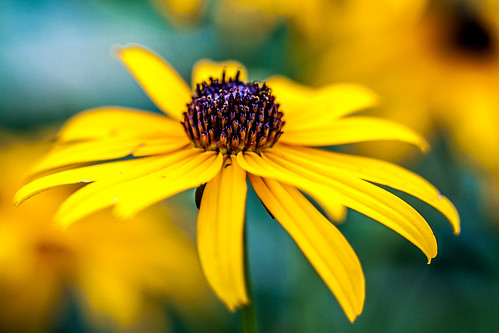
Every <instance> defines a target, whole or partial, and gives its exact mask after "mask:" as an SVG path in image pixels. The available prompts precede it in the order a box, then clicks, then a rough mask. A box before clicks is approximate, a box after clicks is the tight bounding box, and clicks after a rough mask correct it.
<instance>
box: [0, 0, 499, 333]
mask: <svg viewBox="0 0 499 333" xmlns="http://www.w3.org/2000/svg"><path fill="white" fill-rule="evenodd" d="M127 44H142V45H145V46H147V47H148V48H150V49H152V50H154V51H155V52H157V53H158V54H160V55H161V56H162V57H163V58H165V59H166V60H167V61H169V62H170V63H171V64H172V65H173V67H175V68H176V69H177V71H178V72H179V73H180V74H181V75H182V76H183V77H184V79H185V80H186V81H187V82H189V80H190V74H191V68H192V65H193V64H194V63H195V62H196V61H197V60H199V59H201V58H210V59H213V60H226V59H236V60H238V61H240V62H242V63H243V64H245V65H246V66H247V68H248V71H249V75H250V80H262V79H264V78H266V77H268V76H270V75H273V74H282V75H286V76H288V77H290V78H292V79H294V80H297V81H299V82H301V83H303V84H307V85H311V86H316V87H318V86H321V85H324V84H327V83H332V82H356V83H362V84H365V85H367V86H369V87H370V88H371V89H373V90H375V91H376V92H377V93H378V94H379V95H380V97H381V103H380V106H379V107H377V108H375V109H372V110H368V111H367V113H370V114H374V115H377V116H381V117H386V118H390V119H393V120H396V121H398V122H402V123H404V124H406V125H408V126H410V127H412V128H414V129H416V130H418V131H420V132H421V133H423V134H424V135H425V137H426V138H427V139H428V140H429V141H430V143H431V145H432V150H431V151H430V153H429V154H427V155H422V154H420V153H419V152H417V151H415V150H413V149H412V148H410V147H407V146H404V145H402V144H394V143H375V144H369V145H367V144H363V145H352V146H349V147H346V148H345V150H346V151H347V152H351V153H358V154H363V155H369V156H375V157H378V158H383V159H386V160H391V161H394V162H396V163H399V164H402V165H403V166H405V167H407V168H409V169H411V170H413V171H415V172H417V173H418V174H420V175H422V176H424V177H425V178H426V179H428V180H429V181H430V182H432V183H433V184H434V185H435V186H436V187H437V188H438V189H440V191H441V192H442V193H443V194H444V195H446V196H447V197H449V198H450V199H451V201H452V202H453V203H454V204H455V205H456V207H457V209H458V211H459V213H460V215H461V220H462V232H461V234H460V235H459V236H457V237H455V236H454V235H453V233H452V230H451V227H450V225H449V224H448V223H447V221H446V220H445V219H444V218H443V217H442V216H441V215H439V214H438V213H437V212H436V211H434V210H433V209H431V208H429V207H427V206H425V205H424V204H422V203H421V202H419V201H417V200H415V199H412V198H409V197H404V199H406V200H407V201H408V202H410V203H411V204H412V205H413V206H415V207H416V208H417V209H418V211H420V212H421V213H422V215H423V216H424V217H425V218H426V219H427V220H428V221H429V223H430V225H431V226H432V228H433V230H434V233H435V235H436V238H437V241H438V245H439V254H438V256H437V257H436V258H435V259H434V260H433V261H432V263H431V265H426V259H425V257H424V255H423V254H421V253H420V252H419V251H418V250H417V249H416V248H415V247H414V246H412V245H411V244H410V243H409V242H407V241H406V240H405V239H403V238H402V237H400V236H398V235H396V234H395V233H394V232H392V231H390V230H388V229H386V228H384V227H383V226H381V225H380V224H378V223H374V222H373V221H372V220H370V219H368V218H366V217H364V216H362V215H360V214H358V213H355V212H352V211H350V212H349V214H348V218H347V221H346V222H345V223H344V224H342V225H339V228H340V230H341V231H342V232H343V233H344V235H345V236H346V238H347V239H348V240H349V241H350V243H351V244H352V246H353V248H354V249H355V251H356V252H357V254H358V256H359V258H360V260H361V263H362V265H363V269H364V273H365V276H366V303H365V307H364V311H363V313H362V315H361V316H360V317H359V318H358V319H357V320H356V322H355V323H354V324H351V323H350V322H349V321H348V320H347V318H346V316H345V315H344V314H343V311H342V310H341V308H340V307H339V305H338V303H337V301H336V299H335V298H334V296H333V295H332V294H331V293H330V292H329V291H328V289H327V287H326V286H325V285H324V283H323V282H322V280H321V279H320V278H319V276H318V275H317V274H316V272H315V271H314V270H313V269H312V268H311V266H310V264H309V263H308V261H307V260H306V259H305V257H304V256H303V254H302V253H301V252H300V251H299V250H298V248H297V247H296V245H295V244H294V242H293V241H292V239H291V238H290V237H289V236H288V235H287V234H286V232H285V231H284V230H283V229H282V228H281V227H280V226H279V225H278V224H277V223H276V222H275V221H274V220H272V219H271V218H270V217H268V215H267V213H266V211H265V209H264V208H263V207H262V206H261V204H260V202H259V199H258V198H257V197H256V195H255V194H254V193H252V192H250V193H249V197H248V208H247V219H248V232H249V250H250V266H251V278H252V280H253V283H254V289H255V293H256V300H255V302H256V307H257V312H258V318H259V324H260V328H261V331H262V332H401V331H404V332H497V331H499V255H498V254H499V208H498V207H499V153H498V150H499V1H494V0H484V1H473V0H399V1H394V0H379V1H368V0H309V1H294V0H286V1H285V0H275V1H265V0H251V1H250V0H220V1H214V0H212V1H209V0H150V1H132V0H65V1H56V0H38V1H28V0H0V138H1V139H2V140H1V141H0V162H1V163H0V170H1V171H2V189H1V191H0V206H1V211H0V312H1V314H0V331H6V332H16V331H19V332H44V331H46V332H117V331H129V332H238V331H239V318H238V314H237V313H236V314H233V313H229V312H228V311H227V310H226V309H225V308H224V306H223V305H222V304H220V302H218V300H216V299H215V297H214V296H213V294H212V293H211V291H210V290H209V288H208V287H207V285H206V283H205V282H204V280H203V277H202V274H201V272H200V268H199V265H198V262H197V258H196V250H195V246H194V239H195V234H194V232H195V216H196V213H197V212H196V208H195V205H194V199H193V198H194V193H193V192H192V191H188V192H185V193H182V194H180V195H178V196H176V197H174V198H172V199H171V200H167V201H166V202H165V203H162V204H158V205H156V206H154V207H152V208H151V209H150V210H147V211H145V212H144V214H142V215H140V216H138V217H137V220H136V221H135V220H133V221H116V220H114V219H112V217H111V216H110V214H109V212H103V213H102V214H98V216H93V217H90V218H89V221H82V222H78V223H76V224H75V226H74V228H73V227H72V228H70V229H69V230H68V231H67V232H65V233H63V232H61V231H60V230H55V229H54V228H53V227H52V226H51V225H50V217H51V216H52V215H53V212H54V210H55V208H56V207H57V205H59V204H60V202H61V201H62V199H63V198H64V197H65V196H66V195H67V193H68V191H72V190H74V188H65V189H58V190H54V191H48V192H46V193H43V194H42V195H40V196H39V197H35V198H33V199H31V200H30V201H32V202H28V205H24V204H23V206H21V207H19V208H18V209H14V208H13V207H12V205H11V198H12V196H13V194H14V193H15V191H16V190H17V189H18V188H19V186H20V185H21V184H22V183H23V177H24V175H25V173H26V172H27V170H28V169H29V167H30V166H31V165H32V163H33V162H36V160H37V158H38V157H39V156H41V155H42V154H43V153H44V152H45V151H46V150H47V149H48V147H49V146H50V142H51V141H52V140H53V139H54V137H55V135H56V133H57V129H58V128H59V126H60V125H61V124H62V123H63V122H64V121H65V120H67V119H68V118H69V117H70V116H72V115H74V114H76V113H77V112H79V111H81V110H84V109H86V108H91V107H96V106H102V105H119V106H127V107H135V108H141V109H145V110H150V111H154V112H157V109H156V108H155V106H154V105H153V104H152V102H151V101H150V100H149V99H148V98H147V96H146V95H145V94H144V92H143V91H142V90H141V89H140V88H139V86H138V85H137V84H136V83H135V82H134V80H133V78H132V77H131V76H130V75H129V74H128V72H127V71H126V70H125V69H124V68H123V67H122V66H121V64H120V63H119V62H118V61H117V60H116V59H114V58H113V56H112V48H113V46H117V45H127ZM173 207H175V209H174V208H173ZM118 231H119V232H118ZM172 254H174V255H172ZM180 254H182V255H181V256H180ZM179 256H180V257H179Z"/></svg>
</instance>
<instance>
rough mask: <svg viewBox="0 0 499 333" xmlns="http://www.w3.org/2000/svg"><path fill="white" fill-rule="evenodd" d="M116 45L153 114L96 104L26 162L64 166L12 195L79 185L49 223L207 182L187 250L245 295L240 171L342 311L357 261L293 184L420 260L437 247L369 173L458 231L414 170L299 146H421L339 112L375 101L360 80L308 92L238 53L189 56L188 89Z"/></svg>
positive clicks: (406, 133)
mask: <svg viewBox="0 0 499 333" xmlns="http://www.w3.org/2000/svg"><path fill="white" fill-rule="evenodd" d="M117 55H118V57H119V59H120V60H121V61H122V63H123V64H124V65H125V67H126V68H127V69H128V70H129V71H130V72H131V73H132V75H133V76H134V77H135V78H136V80H137V81H138V82H139V83H140V84H141V86H142V87H143V88H144V90H145V91H146V93H147V94H148V95H149V97H150V98H151V99H152V100H153V101H154V102H155V103H156V105H157V106H158V107H159V108H160V109H161V110H162V111H163V112H164V113H165V114H154V113H148V112H144V111H139V110H132V109H125V108H119V107H103V108H98V109H94V110H90V111H87V112H84V113H82V114H80V115H77V116H75V117H74V118H73V119H72V120H70V121H69V122H68V123H67V124H66V126H65V127H64V128H63V129H62V130H61V132H60V133H59V137H58V142H57V144H56V146H55V148H54V150H53V151H52V152H50V153H49V154H48V156H47V157H46V158H45V159H44V160H42V161H41V163H40V164H39V165H38V166H37V167H36V168H35V170H34V173H42V172H43V173H45V172H49V171H51V170H55V171H58V168H62V167H63V168H65V169H66V170H63V171H58V172H55V173H52V174H49V175H46V176H42V177H41V178H38V179H36V180H34V181H32V182H31V183H29V184H27V185H25V186H24V187H23V188H22V189H20V190H19V192H18V193H17V195H16V198H15V201H16V203H20V202H21V201H23V200H24V199H26V198H28V197H30V196H32V195H34V194H36V193H38V192H40V191H43V190H46V189H48V188H51V187H54V186H57V185H63V184H72V183H89V184H88V185H86V186H84V187H83V188H81V189H80V190H78V191H76V192H75V193H74V194H73V195H72V196H70V197H69V198H68V199H67V200H66V201H65V202H64V204H63V205H62V206H61V208H60V209H59V211H58V213H57V214H56V217H55V219H56V221H57V222H58V223H59V224H60V225H63V226H67V225H69V224H71V223H73V222H74V221H76V220H78V219H80V218H81V217H83V216H86V215H88V214H90V213H92V212H95V211H97V210H99V209H102V208H104V207H108V206H113V207H114V213H115V214H117V215H119V216H123V217H129V216H132V215H133V214H135V213H136V212H138V211H140V210H141V209H143V208H145V207H147V206H149V205H151V204H152V203H154V202H157V201H159V200H161V199H164V198H167V197H169V196H172V195H174V194H176V193H178V192H180V191H183V190H186V189H189V188H195V187H198V186H200V185H202V184H205V183H206V187H205V188H204V193H203V196H202V201H201V206H200V210H199V214H198V224H197V228H198V230H197V242H198V253H199V256H200V261H201V265H202V268H203V271H204V274H205V276H206V278H207V280H208V282H209V283H210V285H211V286H212V288H213V289H214V291H215V292H216V294H217V295H218V297H219V298H220V299H221V300H223V302H224V303H225V304H226V305H227V306H228V308H229V309H235V308H237V307H240V306H242V305H244V304H246V303H248V302H249V299H248V297H247V293H246V288H245V281H244V264H243V229H244V212H245V201H246V192H247V183H246V180H247V179H249V182H250V184H251V186H252V187H253V189H254V190H255V191H256V193H257V194H258V196H259V197H260V199H261V201H262V202H263V204H264V205H265V206H266V208H267V209H268V210H269V212H270V213H271V214H272V215H273V216H274V217H275V218H276V220H277V221H279V223H281V225H282V226H283V227H284V228H285V229H286V231H287V232H288V233H289V234H290V235H291V236H292V237H293V239H294V240H295V241H296V243H297V244H298V246H299V247H300V248H301V250H302V251H303V253H304V254H305V255H306V256H307V258H308V259H309V261H310V262H311V264H312V265H313V266H314V268H315V269H316V270H317V272H318V273H319V275H320V276H321V277H322V279H323V280H324V282H325V283H326V284H327V286H328V287H329V288H330V290H331V291H332V293H333V294H334V295H335V296H336V298H337V299H338V301H339V303H340V304H341V306H342V307H343V309H344V311H345V313H346V315H347V316H348V318H349V319H350V320H351V321H353V320H354V319H355V318H356V317H357V316H358V315H359V314H360V313H361V311H362V307H363V303H364V296H365V291H364V289H365V285H364V276H363V273H362V269H361V266H360V263H359V261H358V259H357V256H356V255H355V253H354V251H353V249H352V248H351V246H350V245H349V243H348V242H347V240H346V239H345V238H344V237H343V236H342V234H341V233H340V232H339V231H338V229H337V228H336V227H335V226H334V225H333V224H331V223H330V222H329V221H328V220H327V219H326V218H325V217H324V216H323V215H322V214H321V213H320V212H319V211H318V210H317V209H316V208H315V207H314V206H313V205H312V204H311V203H310V202H309V201H308V200H307V199H306V198H305V197H304V196H303V194H302V193H301V192H300V190H301V191H304V192H306V193H308V194H309V195H310V196H311V197H312V198H314V199H315V200H316V201H317V202H318V203H319V204H320V205H322V206H323V208H324V209H325V210H326V211H327V212H328V214H330V216H331V217H332V218H333V219H342V218H343V217H344V214H345V212H346V208H345V207H348V208H352V209H354V210H357V211H359V212H361V213H363V214H365V215H367V216H369V217H372V218H373V219H375V220H377V221H379V222H381V223H383V224H384V225H386V226H387V227H389V228H391V229H393V230H394V231H396V232H398V233H399V234H401V235H402V236H403V237H405V238H407V239H408V240H409V241H410V242H412V243H413V244H414V245H416V246H417V247H418V248H420V249H421V251H423V253H424V254H425V255H426V256H427V258H428V261H430V260H431V258H433V257H435V256H436V254H437V244H436V240H435V237H434V235H433V232H432V230H431V228H430V227H429V225H428V223H427V222H426V221H425V220H424V218H423V217H422V216H421V215H419V214H418V212H417V211H416V210H414V209H413V208H412V207H411V206H410V205H408V204H407V203H405V202H404V201H403V200H401V199H400V198H398V197H397V196H395V195H394V194H392V193H390V192H388V191H386V190H384V189H381V188H380V187H378V186H376V185H375V184H373V183H376V184H380V185H387V186H390V187H392V188H394V189H397V190H401V191H404V192H407V193H409V194H411V195H413V196H415V197H417V198H419V199H421V200H423V201H425V202H426V203H428V204H430V205H432V206H433V207H435V208H436V209H438V210H439V211H440V212H442V214H444V215H445V216H446V217H447V218H448V219H449V220H450V222H451V224H452V226H453V228H454V231H455V232H456V233H458V232H459V217H458V214H457V212H456V211H455V209H454V207H453V205H452V204H451V203H450V201H449V200H448V199H446V198H445V197H444V196H442V195H441V194H440V193H439V192H438V191H437V190H436V189H435V188H434V187H433V186H432V185H431V184H429V183H428V182H426V181H425V180H424V179H422V178H420V177H419V176H417V175H415V174H413V173H411V172H410V171H407V170H405V169H403V168H400V167H398V166H396V165H392V164H389V163H386V162H383V161H378V160H373V159H369V158H363V157H357V156H349V155H345V154H340V153H334V152H329V151H326V150H320V149H315V148H309V147H307V146H331V145H340V144H347V143H353V142H360V141H373V140H397V141H403V142H407V143H410V144H414V145H417V146H419V147H420V148H421V149H422V150H426V149H427V143H426V141H425V140H424V139H423V138H421V137H420V136H419V135H418V134H416V133H415V132H413V131H411V130H409V129H407V128H406V127H403V126H400V125H398V124H395V123H392V122H389V121H384V120H381V119H376V118H372V117H367V116H350V115H351V114H352V113H353V112H355V111H357V110H360V109H363V108H365V107H369V106H371V105H372V104H373V103H375V101H376V97H375V96H374V95H373V94H372V92H371V91H369V90H368V89H366V88H364V87H363V86H359V85H355V84H335V85H330V86H326V87H324V88H321V89H318V90H314V89H311V88H308V87H304V86H301V85H298V84H297V83H294V82H291V81H289V80H288V79H286V78H283V77H272V78H269V79H268V80H267V81H266V83H259V82H247V73H246V70H245V69H244V67H243V66H242V65H241V64H239V63H237V62H234V61H229V62H224V63H215V62H211V61H208V60H201V61H199V62H198V63H197V64H196V65H195V67H194V70H193V74H192V87H193V90H191V89H190V88H189V86H188V85H187V84H186V83H184V81H183V80H182V79H181V78H180V76H179V75H178V74H177V73H176V72H175V71H174V70H173V69H172V68H171V67H170V66H169V65H168V64H167V63H166V62H165V61H164V60H162V59H161V58H159V57H158V56H157V55H155V54H153V53H152V52H151V51H148V50H146V49H144V48H142V47H139V46H130V47H125V48H120V49H118V50H117ZM269 87H271V89H269ZM124 157H127V158H125V159H124ZM298 189H299V190H298Z"/></svg>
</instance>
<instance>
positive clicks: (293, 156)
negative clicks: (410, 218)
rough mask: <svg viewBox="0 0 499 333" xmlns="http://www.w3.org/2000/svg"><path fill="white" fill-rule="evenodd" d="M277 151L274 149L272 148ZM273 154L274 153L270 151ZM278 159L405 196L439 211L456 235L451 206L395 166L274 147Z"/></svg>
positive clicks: (429, 186)
mask: <svg viewBox="0 0 499 333" xmlns="http://www.w3.org/2000/svg"><path fill="white" fill-rule="evenodd" d="M275 148H277V146H276V147H275ZM273 151H274V152H275V153H276V154H277V153H278V152H277V149H275V150H273ZM278 151H279V153H281V152H282V154H279V156H280V157H282V158H285V159H287V160H289V161H292V162H294V163H298V164H300V165H303V166H310V167H311V168H312V167H313V168H314V169H315V170H318V171H319V172H320V173H322V174H324V175H327V174H334V173H345V174H347V175H348V176H354V177H358V178H361V179H364V180H367V181H370V182H374V183H378V184H381V185H386V186H390V187H392V188H394V189H397V190H399V191H403V192H406V193H408V194H410V195H412V196H414V197H416V198H418V199H420V200H422V201H424V202H426V203H427V204H429V205H431V206H433V207H434V208H436V209H437V210H439V211H440V212H441V213H442V214H443V215H444V216H445V217H446V218H447V219H448V220H449V222H450V223H451V225H452V228H453V229H454V233H456V234H459V232H460V221H459V214H458V212H457V210H456V208H455V207H454V205H453V204H452V203H451V202H450V201H449V199H447V198H446V197H444V196H443V195H441V194H440V192H439V191H438V190H437V189H436V188H435V187H434V186H433V185H432V184H430V183H429V182H428V181H426V180H425V179H424V178H422V177H420V176H418V175H417V174H415V173H413V172H411V171H409V170H406V169H404V168H402V167H400V166H398V165H395V164H392V163H388V162H385V161H381V160H377V159H373V158H367V157H361V156H352V155H346V154H340V153H335V152H329V151H325V150H321V149H313V148H304V147H288V146H286V145H279V146H278Z"/></svg>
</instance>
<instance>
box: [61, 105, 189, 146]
mask: <svg viewBox="0 0 499 333" xmlns="http://www.w3.org/2000/svg"><path fill="white" fill-rule="evenodd" d="M119 136H125V137H157V136H161V137H179V138H181V137H186V134H185V131H184V129H183V127H182V125H181V124H180V122H178V121H173V120H171V119H169V118H168V117H165V116H164V115H162V114H156V113H152V112H146V111H142V110H137V109H131V108H122V107H115V106H106V107H100V108H94V109H89V110H85V111H83V112H80V113H78V114H77V115H75V116H73V117H72V118H71V119H69V120H68V121H67V122H66V124H64V127H63V128H62V129H61V131H60V132H59V134H58V141H59V142H61V143H63V142H68V141H79V140H96V139H107V138H113V137H119Z"/></svg>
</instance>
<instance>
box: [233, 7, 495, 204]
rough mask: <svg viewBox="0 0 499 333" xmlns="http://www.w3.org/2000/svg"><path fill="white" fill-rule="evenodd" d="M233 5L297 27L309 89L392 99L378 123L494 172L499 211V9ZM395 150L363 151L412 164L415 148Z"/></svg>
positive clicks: (384, 105) (382, 106)
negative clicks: (447, 144) (445, 143)
mask: <svg viewBox="0 0 499 333" xmlns="http://www.w3.org/2000/svg"><path fill="white" fill-rule="evenodd" d="M233 1H235V2H239V3H245V4H246V5H251V6H255V7H258V8H260V9H261V10H262V11H264V12H265V13H266V14H267V15H268V14H269V13H271V14H273V15H275V16H276V17H281V18H282V19H283V20H285V22H287V23H289V24H290V25H291V27H292V29H293V31H295V32H296V33H295V36H298V37H299V38H298V39H297V40H295V41H297V42H298V43H299V45H300V47H298V49H300V50H303V49H309V50H310V51H309V54H308V55H309V58H308V60H310V62H309V63H308V65H307V67H306V68H307V73H306V74H305V77H306V79H305V81H307V82H314V83H317V84H329V83H331V82H342V81H345V80H347V81H355V82H359V83H362V84H365V85H367V86H369V87H371V88H372V89H373V90H375V91H376V93H378V94H379V95H380V96H381V98H382V100H383V103H381V104H380V107H378V108H376V110H375V112H376V114H377V115H382V116H383V117H386V118H389V119H392V120H394V121H397V122H401V123H403V124H406V125H407V126H410V127H411V128H412V129H414V130H416V131H418V132H422V133H424V134H425V136H426V137H427V138H428V139H430V140H433V139H434V138H435V136H437V135H441V134H442V133H443V134H444V135H450V137H451V139H452V143H453V144H454V146H457V147H459V149H460V150H459V151H460V152H464V153H465V155H466V156H467V159H468V160H471V163H470V164H471V165H473V166H474V167H476V169H478V170H480V171H486V173H488V176H487V175H486V176H485V178H486V179H490V180H491V181H490V182H489V183H490V184H493V186H495V198H496V200H497V201H496V204H495V205H497V202H499V155H498V154H492V153H491V151H494V150H495V149H496V147H498V146H499V117H498V114H499V113H498V112H497V109H498V108H499V94H497V91H498V89H499V3H498V2H497V1H471V0H464V1H461V0H444V1H428V0H415V1H414V0H406V1H393V0H380V1H376V2H373V1H368V0H351V1H340V2H331V1H327V0H311V1H308V2H307V3H308V4H307V6H306V7H304V8H302V7H301V6H300V4H301V3H302V2H300V1H288V3H289V5H288V6H283V5H277V3H276V2H274V1H272V2H270V1H269V2H267V1H258V0H252V1H248V0H233ZM373 13H376V15H373ZM385 146H386V145H385V144H384V145H383V146H379V147H378V149H372V148H373V146H372V145H370V144H369V145H363V146H362V147H360V148H361V150H360V151H361V152H363V153H367V154H371V155H375V156H383V157H385V158H391V159H400V158H402V157H406V155H407V152H408V151H407V149H401V148H397V149H391V148H392V145H388V146H386V147H385ZM381 148H385V149H381ZM490 197H491V196H487V198H490Z"/></svg>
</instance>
